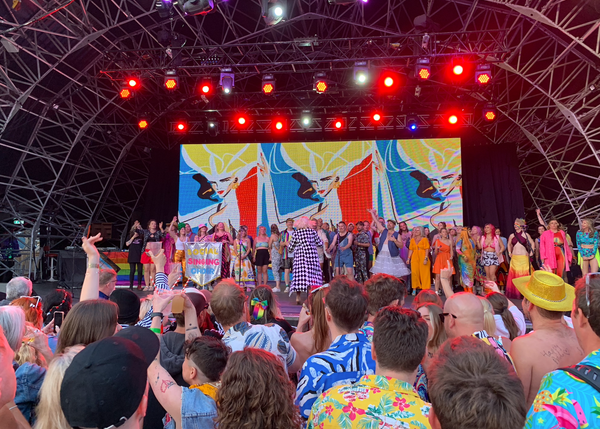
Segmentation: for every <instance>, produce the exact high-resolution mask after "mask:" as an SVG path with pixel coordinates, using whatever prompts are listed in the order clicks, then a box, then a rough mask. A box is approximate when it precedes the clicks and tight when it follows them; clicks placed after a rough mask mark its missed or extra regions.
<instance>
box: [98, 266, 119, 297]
mask: <svg viewBox="0 0 600 429" xmlns="http://www.w3.org/2000/svg"><path fill="white" fill-rule="evenodd" d="M116 286H117V272H116V271H115V270H113V269H112V268H109V269H106V268H105V269H101V270H100V273H99V274H98V298H100V299H108V298H109V297H110V296H111V294H112V293H113V292H114V291H115V287H116Z"/></svg>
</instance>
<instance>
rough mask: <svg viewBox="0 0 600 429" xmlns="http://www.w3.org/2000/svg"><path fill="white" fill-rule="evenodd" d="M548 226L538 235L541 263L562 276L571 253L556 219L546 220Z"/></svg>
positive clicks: (569, 262) (569, 263)
mask: <svg viewBox="0 0 600 429" xmlns="http://www.w3.org/2000/svg"><path fill="white" fill-rule="evenodd" d="M548 228H549V229H548V230H547V231H545V232H544V233H543V234H542V236H541V237H540V257H541V259H542V264H543V265H547V266H548V267H549V268H551V269H552V272H553V273H554V274H556V275H557V276H558V277H561V278H564V276H565V274H566V272H567V271H569V269H570V268H569V267H570V265H571V259H573V253H572V252H571V247H570V246H569V242H568V241H567V236H566V234H565V232H564V231H563V230H562V228H561V225H560V223H559V222H558V220H556V219H551V220H550V222H548Z"/></svg>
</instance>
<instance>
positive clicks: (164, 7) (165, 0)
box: [154, 0, 173, 18]
mask: <svg viewBox="0 0 600 429" xmlns="http://www.w3.org/2000/svg"><path fill="white" fill-rule="evenodd" d="M154 7H155V9H156V11H157V12H158V16H160V17H161V18H169V17H171V15H172V14H173V1H172V0H156V3H155V4H154Z"/></svg>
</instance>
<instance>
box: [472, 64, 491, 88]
mask: <svg viewBox="0 0 600 429" xmlns="http://www.w3.org/2000/svg"><path fill="white" fill-rule="evenodd" d="M491 80H492V66H491V65H489V64H479V65H478V66H477V68H476V69H475V82H476V83H478V84H479V85H487V84H488V83H490V81H491Z"/></svg>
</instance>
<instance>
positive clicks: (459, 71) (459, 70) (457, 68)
mask: <svg viewBox="0 0 600 429" xmlns="http://www.w3.org/2000/svg"><path fill="white" fill-rule="evenodd" d="M464 71H465V69H464V68H463V66H462V65H460V64H456V65H455V66H454V67H452V73H454V74H455V75H456V76H460V75H461V74H463V72H464Z"/></svg>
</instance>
